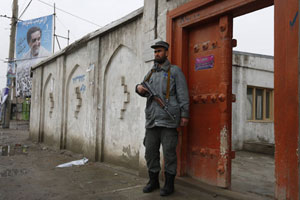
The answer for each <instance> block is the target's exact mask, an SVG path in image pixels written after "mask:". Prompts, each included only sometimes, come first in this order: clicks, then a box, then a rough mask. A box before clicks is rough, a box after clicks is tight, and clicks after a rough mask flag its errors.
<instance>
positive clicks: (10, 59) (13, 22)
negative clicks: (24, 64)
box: [2, 0, 18, 128]
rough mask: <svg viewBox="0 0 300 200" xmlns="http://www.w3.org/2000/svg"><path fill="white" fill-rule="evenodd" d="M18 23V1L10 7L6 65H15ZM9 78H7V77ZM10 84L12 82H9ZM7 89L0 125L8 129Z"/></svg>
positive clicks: (8, 102)
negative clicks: (10, 15)
mask: <svg viewBox="0 0 300 200" xmlns="http://www.w3.org/2000/svg"><path fill="white" fill-rule="evenodd" d="M17 22H18V0H13V6H12V18H11V27H10V44H9V54H8V63H9V64H11V63H13V64H15V63H14V62H15V40H16V29H17ZM7 78H9V77H7ZM10 83H12V81H11V82H10ZM7 87H9V92H8V96H7V99H6V101H5V106H4V119H3V123H2V128H9V123H10V116H11V89H12V85H11V84H10V85H7Z"/></svg>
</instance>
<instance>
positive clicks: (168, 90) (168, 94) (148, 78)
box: [145, 66, 171, 102]
mask: <svg viewBox="0 0 300 200" xmlns="http://www.w3.org/2000/svg"><path fill="white" fill-rule="evenodd" d="M153 72H155V70H154V69H151V72H150V73H149V75H148V76H147V78H146V79H145V81H147V82H148V81H149V80H150V78H151V76H152V74H153ZM170 81H171V66H170V67H169V69H168V80H167V91H166V100H167V102H169V97H170Z"/></svg>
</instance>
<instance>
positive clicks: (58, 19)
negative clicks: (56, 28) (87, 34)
mask: <svg viewBox="0 0 300 200" xmlns="http://www.w3.org/2000/svg"><path fill="white" fill-rule="evenodd" d="M56 19H57V21H58V22H59V23H60V24H61V25H62V26H63V27H64V28H65V29H66V30H67V31H69V30H70V29H68V28H67V26H66V25H65V24H63V23H62V21H61V20H60V18H58V17H57V15H56ZM70 34H71V36H72V37H73V38H77V37H75V35H74V34H73V32H71V31H70Z"/></svg>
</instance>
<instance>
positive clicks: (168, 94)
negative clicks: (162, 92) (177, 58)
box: [166, 66, 171, 103]
mask: <svg viewBox="0 0 300 200" xmlns="http://www.w3.org/2000/svg"><path fill="white" fill-rule="evenodd" d="M170 79H171V66H170V67H169V69H168V81H167V91H166V100H167V103H168V102H169V97H170Z"/></svg>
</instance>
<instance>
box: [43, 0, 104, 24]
mask: <svg viewBox="0 0 300 200" xmlns="http://www.w3.org/2000/svg"><path fill="white" fill-rule="evenodd" d="M38 1H39V2H41V3H43V4H45V5H47V6H50V7H52V8H54V6H53V5H51V4H49V3H47V2H44V1H42V0H38ZM55 9H57V10H60V11H62V12H64V13H66V14H69V15H71V16H73V17H76V18H78V19H81V20H82V21H85V22H88V23H90V24H93V25H95V26H98V27H102V26H100V25H99V24H96V23H94V22H92V21H90V20H87V19H84V18H82V17H79V16H77V15H74V14H72V13H70V12H68V11H65V10H63V9H61V8H58V7H56V6H55Z"/></svg>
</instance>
